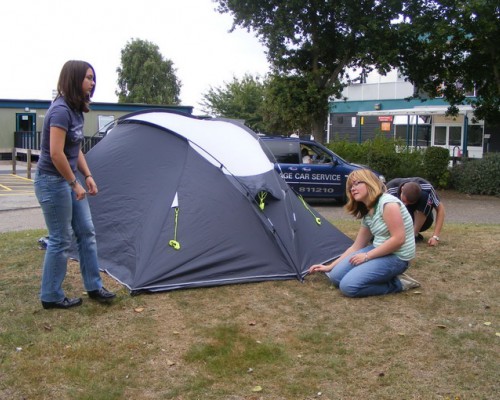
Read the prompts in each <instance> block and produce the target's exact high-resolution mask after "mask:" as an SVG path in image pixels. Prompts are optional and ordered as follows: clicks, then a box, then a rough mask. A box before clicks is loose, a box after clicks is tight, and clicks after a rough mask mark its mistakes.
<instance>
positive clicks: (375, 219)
mask: <svg viewBox="0 0 500 400" xmlns="http://www.w3.org/2000/svg"><path fill="white" fill-rule="evenodd" d="M347 197H348V202H347V204H346V206H345V209H346V211H347V212H348V213H349V214H351V215H353V216H354V217H356V218H358V219H361V227H360V229H359V231H358V235H357V237H356V240H355V241H354V243H353V244H352V246H351V247H349V248H348V249H347V250H346V251H345V252H344V253H343V254H342V255H341V256H340V257H339V258H338V259H336V260H335V261H333V262H332V263H330V264H328V265H322V264H316V265H312V266H311V267H310V268H309V273H314V272H325V273H326V275H327V276H328V278H330V280H331V281H332V282H333V284H334V285H335V286H336V287H338V288H339V289H340V290H341V292H342V293H343V294H344V295H346V296H349V297H364V296H377V295H382V294H388V293H397V292H401V291H402V290H408V289H413V288H416V287H419V286H420V284H419V283H418V282H417V281H415V280H414V279H412V278H410V277H409V276H407V275H404V274H403V272H404V271H406V269H407V268H408V266H409V263H410V261H411V260H412V259H413V258H414V257H415V236H414V234H413V221H412V219H411V216H410V214H409V213H408V211H407V210H406V207H405V205H404V204H403V203H402V202H401V200H399V199H398V198H396V197H394V196H392V195H390V194H388V193H385V186H384V184H383V183H382V182H381V181H380V180H379V179H378V178H377V176H376V175H375V174H374V173H373V172H371V171H370V170H367V169H360V170H356V171H353V172H351V174H350V175H349V177H348V178H347ZM372 239H373V243H371V241H372Z"/></svg>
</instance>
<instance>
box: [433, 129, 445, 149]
mask: <svg viewBox="0 0 500 400" xmlns="http://www.w3.org/2000/svg"><path fill="white" fill-rule="evenodd" d="M434 144H435V145H437V146H445V145H446V126H436V128H435V129H434Z"/></svg>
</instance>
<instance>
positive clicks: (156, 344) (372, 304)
mask: <svg viewBox="0 0 500 400" xmlns="http://www.w3.org/2000/svg"><path fill="white" fill-rule="evenodd" d="M336 225H337V226H338V227H339V228H340V229H341V230H342V231H344V232H345V233H346V234H348V235H349V236H351V237H354V235H355V234H356V232H357V229H358V226H359V225H358V222H356V221H338V222H337V223H336ZM43 234H44V231H26V232H18V233H8V234H1V235H0V240H1V243H2V245H1V247H0V274H1V275H0V277H1V279H0V318H1V320H0V399H30V400H37V399H57V400H64V399H71V400H75V399H88V400H90V399H92V400H99V399H102V400H112V399H133V398H134V399H189V400H191V399H228V400H229V399H230V400H238V399H332V400H333V399H450V400H451V399H453V400H456V399H460V400H466V399H496V398H498V393H500V384H499V382H500V380H499V378H498V377H499V371H500V361H499V360H500V357H499V356H500V351H499V350H500V333H499V332H500V318H499V311H498V307H499V299H500V286H499V281H500V279H499V277H500V273H499V271H500V268H499V263H500V261H499V260H500V246H499V243H500V242H499V238H500V226H499V225H475V224H468V225H465V224H462V225H458V224H447V225H446V226H445V230H444V232H443V234H442V240H441V242H440V245H439V247H438V248H428V247H427V246H426V245H425V244H419V245H418V250H417V252H418V256H417V260H416V262H415V263H414V265H413V266H412V268H411V269H410V271H409V273H410V275H411V276H413V277H414V278H416V279H418V280H419V281H420V282H422V287H421V288H419V289H417V290H413V291H409V292H404V293H400V294H396V295H389V296H381V297H372V298H364V299H349V298H346V297H344V296H342V295H341V294H340V293H339V291H338V290H336V289H334V288H333V287H332V286H331V285H330V283H329V282H328V280H327V279H326V278H325V277H324V276H323V275H320V274H318V275H314V276H312V277H308V278H307V279H306V281H305V282H303V283H301V282H298V281H293V280H292V281H286V282H263V283H255V284H243V285H231V286H222V287H214V288H205V289H192V290H181V291H175V292H166V293H157V294H154V295H141V296H135V297H132V296H129V294H128V293H127V291H126V290H125V289H123V288H122V287H121V286H120V285H118V283H116V282H115V281H113V280H111V279H110V278H109V277H107V276H104V279H105V285H106V287H108V288H109V289H112V290H115V291H117V293H118V298H117V300H116V301H115V303H114V304H113V305H111V306H105V305H101V304H97V303H95V302H92V301H90V300H88V298H87V297H86V295H85V294H84V293H83V286H82V282H81V278H80V275H79V269H78V264H76V263H74V262H71V263H70V265H69V268H68V275H67V278H66V280H65V286H64V287H65V290H66V293H67V295H68V296H82V297H84V304H83V305H82V306H81V307H77V308H74V309H71V310H43V309H42V307H41V305H40V302H39V299H38V290H39V285H40V275H41V263H42V259H43V255H44V252H43V251H41V250H39V249H38V245H37V239H38V238H39V237H40V236H42V235H43Z"/></svg>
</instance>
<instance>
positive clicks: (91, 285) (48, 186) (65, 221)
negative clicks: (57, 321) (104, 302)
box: [34, 171, 102, 302]
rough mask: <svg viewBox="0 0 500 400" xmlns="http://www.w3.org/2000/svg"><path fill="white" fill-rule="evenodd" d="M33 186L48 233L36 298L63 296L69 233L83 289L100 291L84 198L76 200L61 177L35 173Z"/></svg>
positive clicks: (93, 241)
mask: <svg viewBox="0 0 500 400" xmlns="http://www.w3.org/2000/svg"><path fill="white" fill-rule="evenodd" d="M34 186H35V194H36V197H37V199H38V202H39V203H40V206H41V208H42V211H43V216H44V218H45V224H46V225H47V229H48V231H49V240H48V243H47V250H46V252H45V260H44V263H43V273H42V285H41V293H40V299H41V300H42V301H47V302H56V301H61V300H63V299H64V297H65V296H64V291H63V289H62V283H63V281H64V277H65V276H66V269H67V261H68V250H69V248H70V246H71V242H72V237H73V232H74V233H75V236H76V241H77V245H78V253H79V257H80V272H81V274H82V278H83V283H84V286H85V290H87V291H91V290H98V289H100V288H101V287H102V280H101V277H100V274H99V266H98V262H97V244H96V238H95V229H94V224H93V222H92V216H91V215H90V208H89V203H88V201H87V198H85V199H83V200H79V201H77V200H76V197H75V194H74V192H73V191H72V190H71V187H70V186H69V185H68V183H67V182H66V180H65V179H64V178H63V177H60V176H54V175H47V174H40V173H39V172H38V171H37V173H36V176H35V182H34Z"/></svg>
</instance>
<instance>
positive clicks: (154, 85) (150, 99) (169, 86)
mask: <svg viewBox="0 0 500 400" xmlns="http://www.w3.org/2000/svg"><path fill="white" fill-rule="evenodd" d="M116 72H117V73H118V87H119V90H118V91H116V95H117V96H118V102H119V103H146V104H169V105H178V104H179V102H180V99H179V93H180V88H181V82H180V81H179V80H178V79H177V76H176V75H175V72H176V70H175V68H174V64H173V62H172V61H170V60H169V59H164V58H163V56H162V55H161V53H160V51H159V48H158V46H157V45H155V44H154V43H151V42H149V41H147V40H141V39H132V40H131V41H129V42H127V44H126V46H125V48H124V49H122V51H121V66H120V67H118V68H117V69H116Z"/></svg>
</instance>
